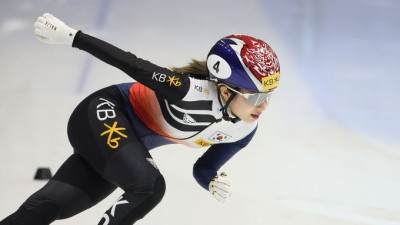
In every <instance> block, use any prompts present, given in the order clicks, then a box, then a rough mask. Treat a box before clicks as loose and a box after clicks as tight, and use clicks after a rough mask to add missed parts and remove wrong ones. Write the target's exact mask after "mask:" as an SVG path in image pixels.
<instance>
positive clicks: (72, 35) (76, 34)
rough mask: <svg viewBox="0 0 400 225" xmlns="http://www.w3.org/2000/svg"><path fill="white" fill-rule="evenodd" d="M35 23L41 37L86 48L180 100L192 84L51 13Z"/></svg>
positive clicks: (163, 92) (36, 32) (37, 32)
mask: <svg viewBox="0 0 400 225" xmlns="http://www.w3.org/2000/svg"><path fill="white" fill-rule="evenodd" d="M34 26H35V34H36V36H37V37H38V39H39V40H40V41H42V42H45V43H48V44H66V45H70V46H71V45H72V46H73V47H76V48H79V49H81V50H83V51H86V52H88V53H90V54H92V55H93V56H95V57H96V58H98V59H100V60H102V61H104V62H105V63H108V64H110V65H112V66H114V67H116V68H118V69H120V70H122V71H123V72H125V73H126V74H128V75H129V76H130V77H132V78H133V79H135V80H136V81H138V82H140V83H142V84H143V85H145V86H147V87H149V88H150V89H152V90H154V91H155V92H158V93H160V94H161V95H163V96H164V97H166V98H169V99H175V100H180V99H182V98H183V97H184V96H185V95H186V94H187V92H188V90H189V88H190V78H189V76H187V75H184V74H180V73H177V72H173V71H171V70H169V69H167V68H163V67H160V66H157V65H155V64H153V63H151V62H149V61H146V60H143V59H140V58H138V57H136V56H135V55H134V54H132V53H130V52H126V51H123V50H121V49H119V48H117V47H115V46H113V45H111V44H109V43H107V42H105V41H102V40H100V39H98V38H95V37H92V36H90V35H87V34H85V33H83V32H81V31H77V30H75V29H72V28H70V27H69V26H67V25H66V24H65V23H64V22H62V21H61V20H59V19H58V18H56V17H54V16H53V15H51V14H48V13H45V14H44V15H43V16H40V17H38V19H37V21H36V22H35V24H34Z"/></svg>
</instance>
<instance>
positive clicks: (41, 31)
mask: <svg viewBox="0 0 400 225" xmlns="http://www.w3.org/2000/svg"><path fill="white" fill-rule="evenodd" d="M34 27H35V34H36V37H37V38H38V39H39V40H40V41H42V42H44V43H47V44H65V45H70V46H72V42H73V41H74V38H75V35H76V32H78V31H77V30H75V29H72V28H71V27H69V26H67V25H65V23H64V22H63V21H61V20H59V19H58V18H56V17H54V16H53V15H51V14H49V13H45V14H43V16H39V17H38V18H37V20H36V22H35V23H34Z"/></svg>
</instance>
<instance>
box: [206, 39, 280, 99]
mask: <svg viewBox="0 0 400 225" xmlns="http://www.w3.org/2000/svg"><path fill="white" fill-rule="evenodd" d="M207 68H208V71H209V73H210V78H211V79H216V80H217V81H218V82H221V83H225V84H227V85H231V86H233V87H236V88H243V89H246V90H249V91H252V92H269V91H272V90H274V89H275V88H276V87H277V86H278V84H279V76H280V66H279V61H278V57H277V56H276V54H275V52H274V51H273V50H272V49H271V47H270V46H269V45H268V44H267V43H265V42H264V41H262V40H259V39H256V38H254V37H251V36H248V35H241V34H239V35H230V36H226V37H224V38H222V39H220V40H219V41H218V42H217V43H216V44H215V45H214V46H213V47H212V48H211V50H210V52H209V53H208V57H207Z"/></svg>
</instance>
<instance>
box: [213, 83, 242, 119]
mask: <svg viewBox="0 0 400 225" xmlns="http://www.w3.org/2000/svg"><path fill="white" fill-rule="evenodd" d="M235 96H236V93H235V92H233V93H232V94H231V96H229V98H228V100H227V101H226V103H225V105H223V104H222V101H221V92H220V90H219V89H218V101H219V103H220V104H221V105H223V107H222V108H221V109H220V111H222V119H223V120H226V121H231V122H232V123H236V122H238V121H240V119H239V117H235V118H232V117H230V116H229V113H228V106H229V104H230V103H231V101H232V100H233V98H234V97H235Z"/></svg>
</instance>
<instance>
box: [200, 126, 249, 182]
mask: <svg viewBox="0 0 400 225" xmlns="http://www.w3.org/2000/svg"><path fill="white" fill-rule="evenodd" d="M256 130H257V128H255V129H254V130H253V131H252V132H251V133H250V134H249V135H247V136H246V137H244V138H243V139H241V140H239V141H237V142H234V143H226V144H218V145H213V146H211V147H210V148H209V149H208V150H207V151H206V152H205V153H204V154H203V155H202V156H201V157H200V158H199V159H198V160H197V161H196V163H195V164H194V166H193V176H194V178H195V179H196V181H197V183H199V185H200V186H202V187H203V188H204V189H206V190H209V184H210V182H211V181H212V180H213V179H214V177H215V176H217V173H218V170H219V169H220V168H221V167H222V166H223V165H224V164H225V163H226V162H227V161H228V160H229V159H231V158H232V157H233V156H234V155H235V154H236V153H237V152H239V151H240V150H241V149H243V148H244V147H246V145H247V144H248V143H249V142H250V140H251V139H252V138H253V136H254V134H255V132H256Z"/></svg>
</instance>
